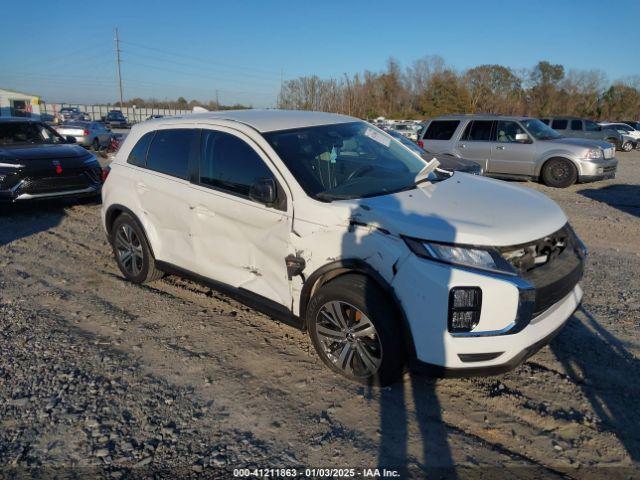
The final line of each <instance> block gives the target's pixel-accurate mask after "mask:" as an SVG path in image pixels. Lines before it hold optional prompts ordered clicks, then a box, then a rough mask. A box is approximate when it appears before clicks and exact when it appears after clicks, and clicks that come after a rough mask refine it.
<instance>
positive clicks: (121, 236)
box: [115, 223, 144, 277]
mask: <svg viewBox="0 0 640 480" xmlns="http://www.w3.org/2000/svg"><path fill="white" fill-rule="evenodd" d="M115 247H116V252H117V255H118V262H120V265H121V266H122V268H123V269H124V270H125V271H126V272H127V273H128V274H129V275H131V276H132V277H135V276H137V275H139V274H140V272H141V271H142V265H143V260H144V253H143V250H142V243H141V242H140V239H139V238H138V235H137V234H136V232H135V231H134V230H133V228H132V227H131V225H129V224H126V223H123V224H122V225H121V226H120V228H119V229H118V231H117V232H116V238H115Z"/></svg>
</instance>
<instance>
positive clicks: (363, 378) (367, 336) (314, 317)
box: [307, 274, 405, 386]
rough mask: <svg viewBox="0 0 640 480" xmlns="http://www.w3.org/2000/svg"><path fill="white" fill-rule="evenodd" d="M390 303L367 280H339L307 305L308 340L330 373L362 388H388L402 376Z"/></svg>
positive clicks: (401, 356) (348, 276)
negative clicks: (331, 371)
mask: <svg viewBox="0 0 640 480" xmlns="http://www.w3.org/2000/svg"><path fill="white" fill-rule="evenodd" d="M397 317H398V316H397V312H396V309H395V308H394V305H393V303H392V302H391V300H390V299H389V298H388V296H387V295H386V294H385V292H384V291H383V290H382V288H380V286H378V284H377V283H376V282H375V281H373V280H372V279H371V278H369V277H366V276H364V275H358V274H346V275H342V276H340V277H338V278H336V279H335V280H332V281H330V282H329V283H327V284H325V285H323V286H322V287H320V289H319V290H318V291H317V293H316V294H315V295H314V296H313V298H312V299H311V301H310V302H309V308H308V310H307V322H308V326H309V336H310V337H311V341H312V342H313V345H314V347H315V349H316V351H317V352H318V355H319V356H320V358H321V359H322V361H323V362H324V363H325V364H326V365H327V366H328V367H329V368H331V369H332V370H333V371H335V372H337V373H340V374H341V375H343V376H345V377H347V378H349V379H350V380H354V381H357V382H361V383H365V384H375V385H381V386H384V385H390V384H392V383H394V382H395V381H397V380H398V379H399V378H400V377H401V376H402V373H403V372H404V367H405V351H404V345H403V341H402V338H403V336H402V334H401V332H400V331H399V328H398V318H397Z"/></svg>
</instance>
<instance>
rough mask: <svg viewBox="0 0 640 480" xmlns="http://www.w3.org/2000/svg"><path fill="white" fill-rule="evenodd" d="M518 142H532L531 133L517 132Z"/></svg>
mask: <svg viewBox="0 0 640 480" xmlns="http://www.w3.org/2000/svg"><path fill="white" fill-rule="evenodd" d="M516 142H518V143H531V139H530V138H529V135H527V134H526V133H516Z"/></svg>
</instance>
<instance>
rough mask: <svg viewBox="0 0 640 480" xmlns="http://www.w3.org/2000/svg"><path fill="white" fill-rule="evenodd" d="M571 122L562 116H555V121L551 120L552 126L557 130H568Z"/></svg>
mask: <svg viewBox="0 0 640 480" xmlns="http://www.w3.org/2000/svg"><path fill="white" fill-rule="evenodd" d="M568 124H569V122H568V121H567V120H563V119H561V118H555V119H554V120H553V122H551V128H553V129H555V130H566V129H567V125H568Z"/></svg>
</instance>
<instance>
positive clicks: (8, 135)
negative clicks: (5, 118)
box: [0, 122, 66, 145]
mask: <svg viewBox="0 0 640 480" xmlns="http://www.w3.org/2000/svg"><path fill="white" fill-rule="evenodd" d="M41 143H66V142H65V140H64V138H62V137H61V136H60V135H58V134H57V133H56V132H55V131H54V130H53V129H52V128H50V127H48V126H47V125H44V124H42V123H37V122H6V123H4V122H0V145H24V144H41Z"/></svg>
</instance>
